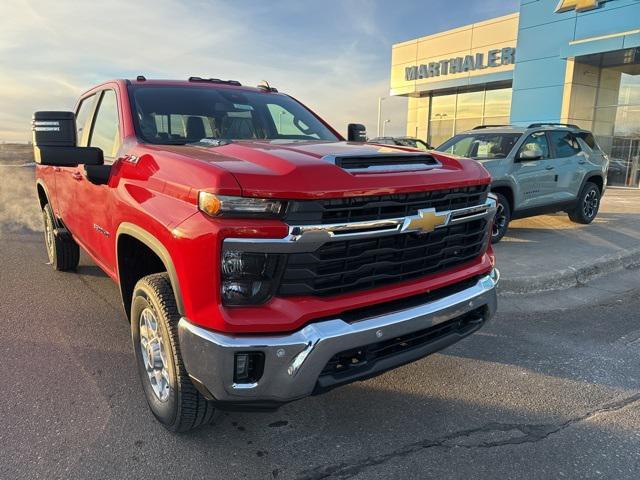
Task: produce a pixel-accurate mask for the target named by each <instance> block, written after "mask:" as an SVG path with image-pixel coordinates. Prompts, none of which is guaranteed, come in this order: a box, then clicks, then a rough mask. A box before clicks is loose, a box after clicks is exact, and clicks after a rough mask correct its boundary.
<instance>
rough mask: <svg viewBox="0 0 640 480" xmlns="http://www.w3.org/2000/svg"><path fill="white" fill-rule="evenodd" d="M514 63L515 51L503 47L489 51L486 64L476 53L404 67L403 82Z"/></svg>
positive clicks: (483, 58) (480, 54)
mask: <svg viewBox="0 0 640 480" xmlns="http://www.w3.org/2000/svg"><path fill="white" fill-rule="evenodd" d="M515 61H516V49H515V48H512V47H505V48H502V49H495V50H489V51H488V52H487V55H486V62H485V54H484V53H476V54H475V55H466V56H464V57H454V58H449V59H446V60H440V61H438V62H430V63H427V64H422V65H415V66H413V67H406V68H405V69H404V71H405V80H407V81H410V80H418V79H421V78H431V77H441V76H445V75H449V74H454V73H463V72H471V71H473V70H484V69H485V68H495V67H501V66H503V65H512V64H514V63H515Z"/></svg>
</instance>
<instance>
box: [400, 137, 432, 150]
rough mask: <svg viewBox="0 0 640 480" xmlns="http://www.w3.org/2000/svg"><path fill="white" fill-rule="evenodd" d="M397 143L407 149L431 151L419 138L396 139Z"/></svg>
mask: <svg viewBox="0 0 640 480" xmlns="http://www.w3.org/2000/svg"><path fill="white" fill-rule="evenodd" d="M396 143H397V144H398V145H404V146H405V147H412V148H418V149H420V150H424V151H427V150H429V145H427V144H426V143H424V142H423V141H422V140H419V139H417V138H396Z"/></svg>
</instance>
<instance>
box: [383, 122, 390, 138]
mask: <svg viewBox="0 0 640 480" xmlns="http://www.w3.org/2000/svg"><path fill="white" fill-rule="evenodd" d="M387 123H391V120H389V119H387V120H385V121H384V122H382V136H383V137H384V127H386V126H387Z"/></svg>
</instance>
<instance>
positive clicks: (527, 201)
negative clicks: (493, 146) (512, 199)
mask: <svg viewBox="0 0 640 480" xmlns="http://www.w3.org/2000/svg"><path fill="white" fill-rule="evenodd" d="M555 175H556V173H555V167H554V165H553V163H552V161H551V160H550V151H549V142H548V141H547V136H546V135H545V132H534V133H532V134H530V135H529V136H528V137H527V138H526V139H525V141H524V142H523V143H522V145H521V146H520V149H519V150H518V153H516V157H515V163H514V169H513V176H514V178H515V180H516V184H517V185H518V187H519V189H518V193H517V194H516V195H517V196H518V199H519V202H516V204H517V205H519V210H521V209H525V208H534V207H539V206H542V205H546V204H547V203H548V201H549V200H548V198H549V196H550V195H551V193H552V192H553V190H554V188H555Z"/></svg>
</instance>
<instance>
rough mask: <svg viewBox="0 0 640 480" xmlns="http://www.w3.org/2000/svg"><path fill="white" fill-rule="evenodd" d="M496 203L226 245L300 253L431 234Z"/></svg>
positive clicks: (297, 229)
mask: <svg viewBox="0 0 640 480" xmlns="http://www.w3.org/2000/svg"><path fill="white" fill-rule="evenodd" d="M495 213H496V202H495V200H494V199H492V198H487V200H486V202H485V203H483V204H482V205H475V206H473V207H467V208H460V209H457V210H449V211H445V212H436V210H435V209H434V208H425V209H422V210H419V211H418V213H417V214H416V215H410V216H407V217H400V218H390V219H384V220H372V221H364V222H350V223H332V224H326V225H291V226H289V232H288V235H287V236H286V237H284V238H266V239H265V238H226V239H225V240H224V242H223V248H224V249H228V250H236V251H243V252H268V253H298V252H313V251H315V250H317V249H318V248H320V247H321V246H322V245H324V244H325V243H327V242H339V241H343V240H351V239H354V238H372V237H382V236H387V235H394V234H397V233H410V232H422V233H429V232H431V231H433V230H435V229H438V228H443V227H446V226H449V225H455V224H459V223H463V222H470V221H472V220H477V219H480V218H488V219H492V218H493V216H494V215H495Z"/></svg>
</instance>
